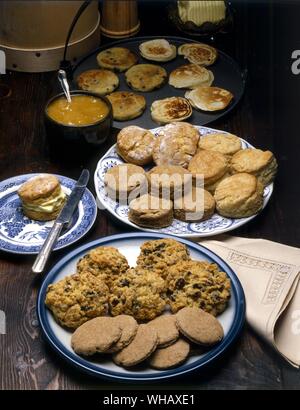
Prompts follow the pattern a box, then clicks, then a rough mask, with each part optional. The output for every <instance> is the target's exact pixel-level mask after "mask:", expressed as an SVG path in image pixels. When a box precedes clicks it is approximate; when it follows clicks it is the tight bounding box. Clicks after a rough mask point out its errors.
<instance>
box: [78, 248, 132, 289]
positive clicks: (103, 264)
mask: <svg viewBox="0 0 300 410" xmlns="http://www.w3.org/2000/svg"><path fill="white" fill-rule="evenodd" d="M127 269H129V265H128V262H127V259H126V258H125V256H124V255H122V254H121V253H120V252H119V251H118V249H116V248H114V247H112V246H99V247H98V248H95V249H92V250H91V251H90V252H88V253H87V254H86V255H84V256H83V257H82V258H81V259H80V260H79V261H78V263H77V273H78V274H80V275H81V274H82V273H86V272H88V273H91V274H92V275H94V276H97V277H98V278H100V279H102V280H103V281H104V282H105V283H106V284H107V285H110V284H111V283H112V281H113V280H114V279H115V278H116V277H118V276H119V275H121V274H122V273H124V272H126V271H127Z"/></svg>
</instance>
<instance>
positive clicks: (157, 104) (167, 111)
mask: <svg viewBox="0 0 300 410" xmlns="http://www.w3.org/2000/svg"><path fill="white" fill-rule="evenodd" d="M192 113H193V109H192V106H191V104H190V103H189V101H188V100H187V99H186V98H183V97H170V98H164V99H163V100H156V101H154V102H153V103H152V105H151V117H152V119H153V121H155V122H157V123H158V124H168V123H169V122H174V121H184V120H186V119H187V118H189V117H190V116H191V115H192Z"/></svg>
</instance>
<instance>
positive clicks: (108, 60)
mask: <svg viewBox="0 0 300 410" xmlns="http://www.w3.org/2000/svg"><path fill="white" fill-rule="evenodd" d="M137 61H138V58H137V56H136V55H135V54H134V53H133V52H132V51H130V50H128V49H127V48H124V47H112V48H108V49H106V50H104V51H101V52H100V53H99V54H98V55H97V62H98V64H99V66H100V67H102V68H108V69H109V70H115V71H119V72H121V71H126V70H128V68H130V67H131V66H133V65H134V64H136V63H137Z"/></svg>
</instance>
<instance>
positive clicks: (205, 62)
mask: <svg viewBox="0 0 300 410" xmlns="http://www.w3.org/2000/svg"><path fill="white" fill-rule="evenodd" d="M178 54H179V55H183V56H184V58H186V59H187V60H188V61H189V62H190V63H194V64H198V65H202V66H210V65H212V64H213V63H214V62H215V61H216V59H217V57H218V52H217V50H216V49H215V48H214V47H212V46H209V45H207V44H203V43H186V44H182V45H181V46H180V47H179V48H178Z"/></svg>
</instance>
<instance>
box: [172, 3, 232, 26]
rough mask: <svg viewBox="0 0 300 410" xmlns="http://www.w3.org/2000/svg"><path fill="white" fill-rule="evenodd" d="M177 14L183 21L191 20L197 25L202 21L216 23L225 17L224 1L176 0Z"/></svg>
mask: <svg viewBox="0 0 300 410" xmlns="http://www.w3.org/2000/svg"><path fill="white" fill-rule="evenodd" d="M177 4H178V14H179V17H180V19H181V20H182V22H183V23H186V22H187V21H192V22H193V23H195V24H196V25H197V26H201V25H202V24H203V23H206V22H211V23H217V22H219V21H220V20H223V19H225V16H226V6H225V2H224V1H185V0H181V1H177Z"/></svg>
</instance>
